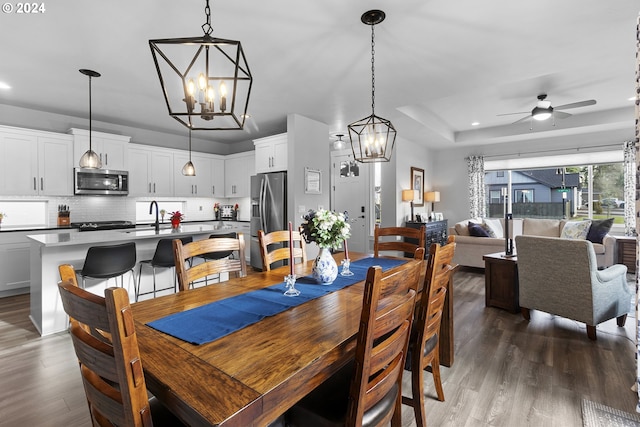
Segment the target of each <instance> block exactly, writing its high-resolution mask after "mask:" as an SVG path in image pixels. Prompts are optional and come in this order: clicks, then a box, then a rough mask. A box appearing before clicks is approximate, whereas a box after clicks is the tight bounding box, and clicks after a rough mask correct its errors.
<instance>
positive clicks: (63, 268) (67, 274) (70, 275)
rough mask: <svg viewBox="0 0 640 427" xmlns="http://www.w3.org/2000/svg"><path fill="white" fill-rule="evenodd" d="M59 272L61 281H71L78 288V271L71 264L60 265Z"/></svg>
mask: <svg viewBox="0 0 640 427" xmlns="http://www.w3.org/2000/svg"><path fill="white" fill-rule="evenodd" d="M58 272H59V273H60V280H62V281H63V282H65V281H70V282H71V283H73V284H74V285H75V286H78V276H77V275H76V270H75V269H74V268H73V265H71V264H60V265H59V266H58Z"/></svg>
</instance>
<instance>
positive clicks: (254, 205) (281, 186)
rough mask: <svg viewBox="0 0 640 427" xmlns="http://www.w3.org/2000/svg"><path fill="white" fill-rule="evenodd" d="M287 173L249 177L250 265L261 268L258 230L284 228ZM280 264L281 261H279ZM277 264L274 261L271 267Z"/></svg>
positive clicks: (285, 225) (266, 231) (261, 174)
mask: <svg viewBox="0 0 640 427" xmlns="http://www.w3.org/2000/svg"><path fill="white" fill-rule="evenodd" d="M287 226H288V223H287V173H286V172H272V173H259V174H258V175H255V176H252V177H251V249H250V250H251V266H252V267H254V268H256V269H258V270H260V269H262V257H261V255H260V244H259V243H258V230H262V231H264V232H265V233H271V232H272V231H275V230H286V229H287ZM280 265H282V263H280ZM276 266H278V264H277V263H274V265H273V266H272V267H274V268H275V267H276Z"/></svg>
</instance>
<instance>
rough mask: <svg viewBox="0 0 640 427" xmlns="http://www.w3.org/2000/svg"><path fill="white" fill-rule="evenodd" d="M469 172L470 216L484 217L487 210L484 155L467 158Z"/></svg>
mask: <svg viewBox="0 0 640 427" xmlns="http://www.w3.org/2000/svg"><path fill="white" fill-rule="evenodd" d="M467 171H468V172H469V200H470V202H471V204H470V207H469V214H470V218H484V217H485V216H486V215H485V212H486V205H485V197H484V195H485V194H484V157H483V156H470V157H469V158H468V160H467Z"/></svg>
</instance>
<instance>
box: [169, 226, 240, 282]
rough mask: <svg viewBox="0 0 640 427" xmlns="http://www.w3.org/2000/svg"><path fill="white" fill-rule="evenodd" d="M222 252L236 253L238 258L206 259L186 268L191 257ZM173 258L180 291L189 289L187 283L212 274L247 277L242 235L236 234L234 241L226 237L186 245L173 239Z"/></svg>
mask: <svg viewBox="0 0 640 427" xmlns="http://www.w3.org/2000/svg"><path fill="white" fill-rule="evenodd" d="M224 251H237V252H238V258H237V259H236V258H233V259H232V258H221V259H209V258H207V259H206V261H205V262H203V263H200V264H194V265H193V266H191V267H189V266H188V263H187V261H188V260H189V259H191V258H193V257H197V256H200V255H203V254H209V253H211V252H224ZM173 256H174V258H175V264H176V274H177V275H178V286H179V289H180V291H186V290H187V289H189V283H191V282H194V281H195V280H198V279H202V278H204V277H206V276H210V275H212V274H220V273H235V274H236V276H237V277H245V276H246V275H247V261H246V259H245V244H244V235H243V234H242V233H238V237H237V238H236V239H233V238H228V237H222V238H217V239H202V240H196V241H194V242H191V243H187V244H183V243H182V241H180V239H175V240H174V241H173Z"/></svg>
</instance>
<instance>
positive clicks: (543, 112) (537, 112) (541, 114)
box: [531, 107, 553, 121]
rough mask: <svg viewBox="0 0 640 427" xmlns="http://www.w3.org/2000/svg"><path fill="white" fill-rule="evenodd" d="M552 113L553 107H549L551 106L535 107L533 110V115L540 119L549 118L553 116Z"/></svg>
mask: <svg viewBox="0 0 640 427" xmlns="http://www.w3.org/2000/svg"><path fill="white" fill-rule="evenodd" d="M552 114H553V107H549V108H540V107H535V108H534V109H533V111H531V117H533V118H534V119H535V120H538V121H543V120H547V119H548V118H550V117H551V115H552Z"/></svg>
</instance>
